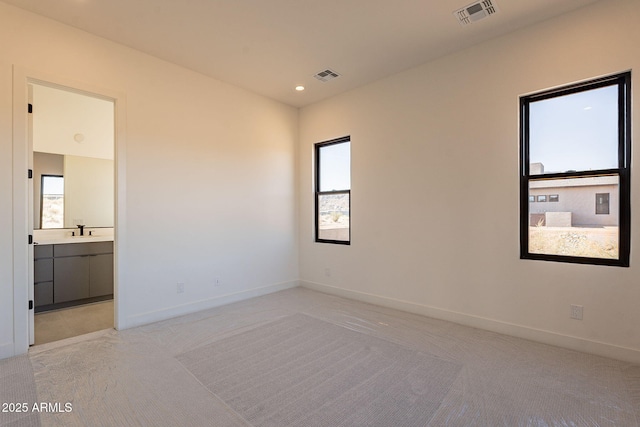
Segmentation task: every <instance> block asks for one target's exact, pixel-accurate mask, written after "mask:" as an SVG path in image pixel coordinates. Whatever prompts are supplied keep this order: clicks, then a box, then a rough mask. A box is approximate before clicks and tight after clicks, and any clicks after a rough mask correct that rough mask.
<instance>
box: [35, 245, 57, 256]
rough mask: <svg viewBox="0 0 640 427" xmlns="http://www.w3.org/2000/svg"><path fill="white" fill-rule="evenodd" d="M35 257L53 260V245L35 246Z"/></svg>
mask: <svg viewBox="0 0 640 427" xmlns="http://www.w3.org/2000/svg"><path fill="white" fill-rule="evenodd" d="M33 257H34V258H35V259H39V258H53V245H35V246H34V247H33Z"/></svg>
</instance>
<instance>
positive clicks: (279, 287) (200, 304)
mask: <svg viewBox="0 0 640 427" xmlns="http://www.w3.org/2000/svg"><path fill="white" fill-rule="evenodd" d="M297 286H299V282H298V281H297V280H292V281H290V282H283V283H276V284H274V285H269V286H263V287H260V288H255V289H249V290H246V291H241V292H235V293H232V294H227V295H221V296H218V297H214V298H208V299H205V300H200V301H195V302H190V303H187V304H182V305H178V306H175V307H169V308H165V309H162V310H155V311H149V312H146V313H141V314H136V315H134V316H130V317H128V318H127V322H126V327H125V328H121V329H128V328H134V327H136V326H142V325H147V324H149V323H154V322H159V321H161V320H167V319H171V318H173V317H178V316H184V315H185V314H191V313H195V312H198V311H202V310H207V309H209V308H214V307H219V306H221V305H226V304H231V303H234V302H238V301H243V300H246V299H249V298H255V297H259V296H262V295H267V294H271V293H274V292H278V291H283V290H285V289H290V288H295V287H297Z"/></svg>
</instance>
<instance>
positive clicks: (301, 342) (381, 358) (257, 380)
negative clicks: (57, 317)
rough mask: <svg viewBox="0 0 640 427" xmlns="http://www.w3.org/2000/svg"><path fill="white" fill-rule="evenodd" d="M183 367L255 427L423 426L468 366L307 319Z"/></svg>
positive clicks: (241, 338)
mask: <svg viewBox="0 0 640 427" xmlns="http://www.w3.org/2000/svg"><path fill="white" fill-rule="evenodd" d="M178 360H179V361H180V362H181V363H182V364H183V365H184V366H185V367H186V368H187V369H188V370H189V371H190V372H191V373H192V374H193V376H194V377H195V378H196V379H197V380H198V381H200V383H202V384H203V385H204V387H206V388H207V389H208V390H209V391H210V392H211V393H213V394H215V395H216V396H217V397H218V398H219V399H221V400H222V401H224V402H225V404H226V405H228V406H229V407H230V408H231V409H232V410H234V411H235V412H236V413H237V414H239V415H240V416H241V417H243V418H244V419H245V420H246V421H248V422H249V423H251V424H252V425H254V426H260V427H266V426H277V427H284V426H301V425H304V426H328V425H330V426H359V425H361V426H397V427H400V426H417V425H426V424H427V423H428V422H429V420H430V419H431V418H432V417H433V415H434V414H435V412H436V410H437V409H438V407H439V406H440V404H441V403H442V400H443V399H444V398H445V396H446V395H447V393H448V392H449V390H450V388H451V386H452V384H453V382H454V381H455V379H456V377H457V376H458V373H459V372H460V369H461V367H462V365H460V364H458V363H455V362H451V361H448V360H444V359H441V358H438V357H434V356H432V355H429V354H425V353H423V352H419V351H416V350H412V349H409V348H406V347H403V346H401V345H398V344H395V343H392V342H389V341H386V340H383V339H379V338H376V337H373V336H370V335H367V334H364V333H360V332H356V331H352V330H349V329H347V328H345V327H342V326H338V325H334V324H332V323H328V322H325V321H322V320H318V319H315V318H313V317H310V316H307V315H304V314H294V315H291V316H287V317H284V318H282V319H279V320H276V321H274V322H272V323H269V324H266V325H263V326H260V327H258V328H255V329H253V330H250V331H247V332H244V333H241V334H238V335H235V336H231V337H228V338H225V339H223V340H220V341H217V342H214V343H212V344H209V345H205V346H203V347H200V348H197V349H194V350H191V351H188V352H186V353H183V354H181V355H179V356H178Z"/></svg>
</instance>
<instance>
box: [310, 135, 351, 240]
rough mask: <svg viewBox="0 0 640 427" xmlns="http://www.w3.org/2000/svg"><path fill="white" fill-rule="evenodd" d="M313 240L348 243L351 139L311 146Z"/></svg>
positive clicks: (335, 140) (349, 236) (349, 231)
mask: <svg viewBox="0 0 640 427" xmlns="http://www.w3.org/2000/svg"><path fill="white" fill-rule="evenodd" d="M315 160H316V182H315V184H316V242H324V243H338V244H343V245H348V244H350V242H351V220H350V218H351V215H350V213H351V140H350V138H349V137H344V138H338V139H333V140H331V141H325V142H320V143H318V144H316V145H315Z"/></svg>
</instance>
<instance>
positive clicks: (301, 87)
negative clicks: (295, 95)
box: [296, 85, 304, 92]
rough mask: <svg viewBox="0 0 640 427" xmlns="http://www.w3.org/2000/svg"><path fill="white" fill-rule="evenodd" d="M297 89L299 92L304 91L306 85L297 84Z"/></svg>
mask: <svg viewBox="0 0 640 427" xmlns="http://www.w3.org/2000/svg"><path fill="white" fill-rule="evenodd" d="M296 90H297V91H298V92H302V91H303V90H304V86H302V85H298V86H296Z"/></svg>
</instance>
